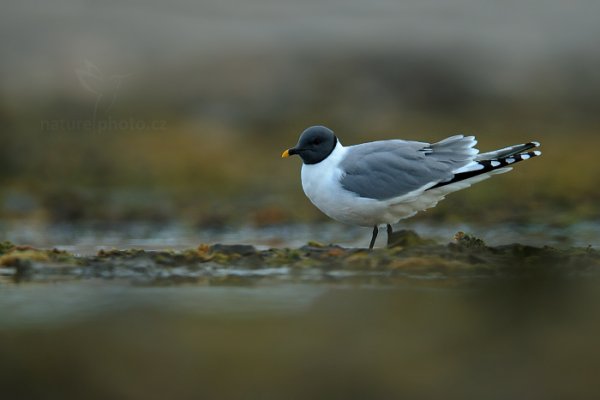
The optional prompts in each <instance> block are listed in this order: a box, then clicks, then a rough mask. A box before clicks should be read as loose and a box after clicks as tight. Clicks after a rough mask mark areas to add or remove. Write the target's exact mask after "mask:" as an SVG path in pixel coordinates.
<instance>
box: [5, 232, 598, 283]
mask: <svg viewBox="0 0 600 400" xmlns="http://www.w3.org/2000/svg"><path fill="white" fill-rule="evenodd" d="M392 241H393V243H388V247H386V248H379V249H375V250H374V251H371V252H369V251H368V250H366V249H363V248H344V247H340V246H337V245H325V244H321V243H316V242H309V243H307V244H306V245H304V246H301V247H298V248H270V249H267V250H258V249H257V248H255V247H254V246H250V245H224V244H212V245H209V244H201V245H199V246H198V247H197V248H193V249H187V250H183V251H172V250H160V251H147V250H141V249H130V250H101V251H99V252H98V253H97V254H96V255H92V256H81V255H75V254H72V253H69V252H67V251H63V250H57V249H51V250H43V249H36V248H33V247H29V246H17V245H14V244H12V243H10V242H4V243H2V244H1V245H0V282H3V283H5V284H6V283H8V284H10V283H21V282H45V281H48V282H51V281H62V280H81V279H103V280H114V279H117V280H125V281H127V282H131V283H132V284H150V285H170V284H183V283H185V284H209V285H244V284H248V285H251V284H253V283H256V282H262V281H284V282H342V283H373V284H378V283H383V284H393V283H394V282H398V281H406V280H407V279H409V280H422V281H444V280H446V281H456V282H460V281H461V280H462V281H470V280H489V279H495V278H509V279H510V278H531V277H535V278H544V279H546V278H559V277H563V278H567V277H578V276H590V275H596V274H598V271H600V252H599V251H598V250H595V249H593V248H591V247H587V248H579V247H571V248H568V249H557V248H553V247H550V246H544V247H534V246H527V245H522V244H511V245H503V246H487V245H486V244H485V243H484V242H483V241H482V240H480V239H478V238H476V237H473V236H470V235H467V234H464V233H462V232H459V233H457V235H456V236H455V238H454V240H453V242H451V243H447V244H441V243H436V242H435V241H433V240H430V239H424V238H422V237H420V236H418V235H417V234H416V233H414V232H413V231H401V232H398V233H396V234H395V236H394V237H393V238H392Z"/></svg>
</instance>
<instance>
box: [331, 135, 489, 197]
mask: <svg viewBox="0 0 600 400" xmlns="http://www.w3.org/2000/svg"><path fill="white" fill-rule="evenodd" d="M476 143H477V141H476V140H475V138H474V137H473V136H467V137H464V136H462V135H457V136H452V137H449V138H447V139H445V140H442V141H441V142H438V143H434V144H429V143H423V142H412V141H404V140H383V141H378V142H370V143H364V144H359V145H356V146H350V147H348V152H347V153H346V156H345V157H344V159H343V160H342V161H341V162H340V168H341V169H342V171H343V175H342V177H341V179H340V183H341V184H342V186H343V187H344V189H346V190H349V191H351V192H353V193H356V194H358V195H359V196H360V197H366V198H370V199H377V200H387V199H391V198H394V197H398V196H402V195H405V194H407V193H410V192H412V191H415V190H417V189H420V188H424V189H426V188H427V187H429V186H433V185H434V184H436V183H438V182H443V181H446V180H450V179H452V177H453V176H454V173H453V171H455V170H457V169H459V168H461V167H464V166H465V165H467V164H469V163H470V162H471V161H472V160H473V158H474V157H475V156H476V155H477V153H478V150H477V149H475V148H473V146H475V144H476Z"/></svg>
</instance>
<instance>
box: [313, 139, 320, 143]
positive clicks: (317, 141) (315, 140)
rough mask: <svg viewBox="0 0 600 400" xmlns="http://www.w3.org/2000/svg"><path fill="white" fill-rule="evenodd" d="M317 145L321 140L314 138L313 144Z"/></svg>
mask: <svg viewBox="0 0 600 400" xmlns="http://www.w3.org/2000/svg"><path fill="white" fill-rule="evenodd" d="M319 143H321V139H320V138H315V139H314V140H313V144H319Z"/></svg>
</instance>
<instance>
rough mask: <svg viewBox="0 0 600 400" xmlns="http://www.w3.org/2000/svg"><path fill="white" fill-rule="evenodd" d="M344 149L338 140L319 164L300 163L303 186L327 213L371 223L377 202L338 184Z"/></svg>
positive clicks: (356, 222) (344, 219) (353, 221)
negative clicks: (331, 150)
mask: <svg viewBox="0 0 600 400" xmlns="http://www.w3.org/2000/svg"><path fill="white" fill-rule="evenodd" d="M346 151H347V149H346V148H345V147H344V146H342V144H341V143H339V142H338V144H337V145H336V147H335V149H334V150H333V152H332V153H331V154H330V155H329V157H327V158H326V159H325V160H323V161H321V162H320V163H318V164H310V165H307V164H303V165H302V188H303V189H304V193H305V194H306V196H307V197H308V198H309V199H310V201H311V202H312V203H313V204H314V205H315V206H317V208H318V209H319V210H321V211H322V212H323V213H324V214H326V215H327V216H328V217H330V218H333V219H335V220H337V221H340V222H344V223H347V224H353V225H363V226H373V224H374V222H373V221H374V218H375V219H377V217H376V215H375V214H378V213H380V212H381V207H380V206H378V204H377V203H380V202H378V201H376V200H373V199H366V198H362V197H359V196H357V195H356V194H354V193H351V192H349V191H347V190H345V189H344V188H342V186H341V184H340V178H341V177H342V174H343V172H342V170H341V169H340V168H339V164H340V161H341V160H342V158H343V157H344V154H345V153H346Z"/></svg>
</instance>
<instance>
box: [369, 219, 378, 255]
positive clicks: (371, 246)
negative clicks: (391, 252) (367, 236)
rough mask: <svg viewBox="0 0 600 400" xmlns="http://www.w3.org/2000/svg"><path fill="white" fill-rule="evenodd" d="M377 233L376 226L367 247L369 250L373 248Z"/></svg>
mask: <svg viewBox="0 0 600 400" xmlns="http://www.w3.org/2000/svg"><path fill="white" fill-rule="evenodd" d="M378 233H379V229H378V228H377V225H375V226H374V227H373V237H372V238H371V244H370V245H369V250H373V246H374V245H375V239H377V234H378Z"/></svg>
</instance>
